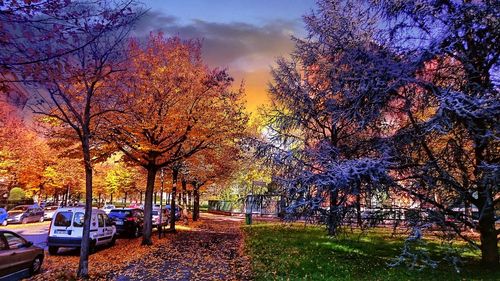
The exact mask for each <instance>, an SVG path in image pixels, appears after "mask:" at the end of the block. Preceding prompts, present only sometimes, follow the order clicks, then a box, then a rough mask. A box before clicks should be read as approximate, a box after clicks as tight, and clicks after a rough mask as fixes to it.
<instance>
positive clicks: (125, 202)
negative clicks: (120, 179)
mask: <svg viewBox="0 0 500 281" xmlns="http://www.w3.org/2000/svg"><path fill="white" fill-rule="evenodd" d="M123 204H124V205H125V206H126V205H127V192H126V191H125V198H124V199H123Z"/></svg>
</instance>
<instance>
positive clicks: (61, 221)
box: [54, 212, 73, 227]
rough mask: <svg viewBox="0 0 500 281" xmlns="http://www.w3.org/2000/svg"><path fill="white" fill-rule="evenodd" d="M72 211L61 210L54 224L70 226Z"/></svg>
mask: <svg viewBox="0 0 500 281" xmlns="http://www.w3.org/2000/svg"><path fill="white" fill-rule="evenodd" d="M72 217H73V213H72V212H59V213H57V215H56V218H55V219H54V226H64V227H68V226H70V225H71V218H72Z"/></svg>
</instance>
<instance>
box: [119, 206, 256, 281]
mask: <svg viewBox="0 0 500 281" xmlns="http://www.w3.org/2000/svg"><path fill="white" fill-rule="evenodd" d="M241 223H242V220H241V218H234V217H227V216H221V215H214V214H203V215H202V218H201V221H200V222H197V223H196V224H195V227H194V228H189V226H188V227H184V226H181V227H180V229H179V230H178V232H177V233H175V234H173V233H169V234H167V239H170V241H169V243H162V245H161V246H159V247H158V248H157V249H155V250H153V251H152V252H151V253H149V254H147V255H146V256H144V258H142V259H140V260H138V261H135V262H133V263H132V264H130V265H129V266H126V267H124V268H122V269H121V270H120V271H118V272H116V273H114V274H113V275H114V276H113V277H114V279H115V280H117V281H133V280H151V281H152V280H248V279H250V274H251V272H250V263H249V261H248V259H247V258H246V257H244V255H243V234H242V232H241V230H240V225H241ZM162 240H163V239H162Z"/></svg>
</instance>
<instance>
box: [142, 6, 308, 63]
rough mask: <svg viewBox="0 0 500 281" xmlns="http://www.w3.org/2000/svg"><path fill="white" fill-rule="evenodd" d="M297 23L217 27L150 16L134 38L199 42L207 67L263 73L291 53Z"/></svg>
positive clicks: (198, 22)
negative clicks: (172, 37)
mask: <svg viewBox="0 0 500 281" xmlns="http://www.w3.org/2000/svg"><path fill="white" fill-rule="evenodd" d="M298 23H299V21H297V22H292V21H282V20H276V21H270V22H266V23H264V24H262V25H253V24H249V23H242V22H234V23H218V22H207V21H203V20H193V21H191V22H189V23H187V24H181V23H180V22H179V21H178V20H177V19H176V18H175V17H173V16H169V15H165V14H162V13H159V12H150V13H148V14H147V15H145V16H144V17H143V18H142V20H141V21H140V22H139V23H138V25H137V28H136V30H135V32H134V33H135V34H136V36H141V35H147V34H149V32H151V31H154V32H156V31H162V32H164V33H165V34H168V35H178V36H180V37H181V38H185V39H193V38H197V39H202V40H203V56H204V58H205V60H206V61H207V63H208V64H210V65H213V66H223V67H225V66H227V67H229V68H237V70H248V71H255V70H257V69H266V70H268V66H269V65H271V64H272V63H273V62H274V60H275V59H276V57H278V56H281V55H286V54H288V53H290V51H291V49H292V47H293V42H292V40H291V39H290V37H291V35H293V34H295V33H297V31H298V30H299V25H298Z"/></svg>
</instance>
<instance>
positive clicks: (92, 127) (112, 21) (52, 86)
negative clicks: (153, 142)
mask: <svg viewBox="0 0 500 281" xmlns="http://www.w3.org/2000/svg"><path fill="white" fill-rule="evenodd" d="M136 6H137V5H136V3H135V1H96V2H95V3H85V2H76V3H72V4H71V5H70V6H68V9H70V10H71V11H78V13H79V17H78V19H77V20H76V21H71V25H76V28H77V30H78V32H77V33H72V32H71V33H68V34H65V36H66V38H67V41H64V42H65V43H67V44H69V45H70V46H73V47H75V46H79V47H78V48H77V49H76V50H75V51H74V52H72V54H71V56H58V57H56V58H54V59H50V60H42V61H40V62H39V63H36V64H29V65H26V66H25V67H24V69H23V71H24V72H23V75H24V76H27V77H30V80H32V81H36V82H37V87H38V88H39V89H40V91H39V95H38V97H36V99H34V100H33V103H32V105H31V107H32V109H33V111H34V112H35V113H36V114H39V115H43V116H45V120H46V121H47V122H49V123H50V124H51V125H53V127H54V129H55V130H54V131H57V132H58V133H60V134H62V132H65V134H66V136H67V137H69V138H72V139H73V140H76V141H77V142H78V144H79V147H80V149H81V155H82V157H83V166H84V170H85V183H86V187H85V199H86V200H85V201H86V202H85V210H86V212H85V217H84V227H83V237H82V242H81V243H82V244H81V251H80V263H79V267H78V274H77V275H78V276H79V277H83V278H87V277H88V254H89V231H90V212H91V210H92V165H93V164H92V160H94V159H93V158H94V157H95V155H93V153H92V150H93V149H94V148H96V147H97V143H96V142H95V140H97V138H96V136H95V134H96V133H98V132H99V130H98V128H99V126H100V121H99V119H100V118H102V117H103V116H104V115H105V114H106V113H108V112H110V111H113V110H117V102H116V101H117V100H118V98H117V97H116V94H115V93H114V92H111V91H109V89H108V88H106V87H105V86H104V82H105V81H106V80H107V79H109V78H110V77H111V76H112V75H113V74H115V73H116V72H117V71H120V70H122V69H119V68H117V65H119V63H120V62H121V61H122V60H124V59H125V54H124V53H122V52H120V49H121V46H122V43H123V42H124V40H125V38H126V37H127V34H128V32H129V31H130V28H131V24H132V23H133V22H134V21H135V20H136V19H137V17H138V15H139V13H140V12H138V11H137V10H136V8H137V7H136ZM65 20H68V21H69V20H71V18H68V19H65V18H64V17H63V18H62V19H60V22H59V24H62V26H64V23H65ZM68 23H69V22H68ZM48 39H49V40H47V41H48V42H51V44H52V45H53V46H57V45H58V41H57V40H55V41H50V39H51V38H48ZM56 39H57V38H56Z"/></svg>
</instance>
